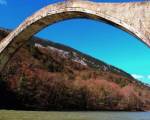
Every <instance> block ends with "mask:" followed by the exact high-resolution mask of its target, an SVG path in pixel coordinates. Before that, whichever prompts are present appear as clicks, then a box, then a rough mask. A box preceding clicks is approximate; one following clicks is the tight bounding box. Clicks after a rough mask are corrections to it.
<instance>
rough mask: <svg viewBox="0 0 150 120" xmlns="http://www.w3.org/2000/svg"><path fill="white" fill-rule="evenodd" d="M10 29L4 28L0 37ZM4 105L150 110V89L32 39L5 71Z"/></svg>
mask: <svg viewBox="0 0 150 120" xmlns="http://www.w3.org/2000/svg"><path fill="white" fill-rule="evenodd" d="M9 32H10V30H7V29H2V30H0V40H1V39H2V38H4V37H6V36H7V35H8V33H9ZM0 98H1V99H0V108H5V109H23V110H128V111H135V110H136V111H141V110H142V111H143V110H149V109H150V88H149V87H146V86H145V85H144V84H143V83H142V82H139V81H137V80H136V79H134V78H133V77H132V76H131V75H129V74H128V73H126V72H124V71H123V70H120V69H118V68H116V67H113V66H111V65H108V64H106V63H105V62H103V61H100V60H97V59H95V58H93V57H90V56H89V55H86V54H84V53H82V52H80V51H78V50H75V49H73V48H71V47H68V46H65V45H61V44H59V43H54V42H52V41H45V40H43V39H41V38H37V37H32V38H31V39H30V41H29V42H27V44H25V45H23V46H22V47H21V48H20V49H19V50H18V51H17V52H16V53H15V55H14V56H13V57H12V58H11V60H10V61H9V62H8V64H7V66H6V68H5V69H4V71H3V74H0Z"/></svg>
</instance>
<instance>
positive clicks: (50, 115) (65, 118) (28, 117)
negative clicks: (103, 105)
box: [0, 110, 150, 120]
mask: <svg viewBox="0 0 150 120" xmlns="http://www.w3.org/2000/svg"><path fill="white" fill-rule="evenodd" d="M0 120H150V112H33V111H12V110H1V111H0Z"/></svg>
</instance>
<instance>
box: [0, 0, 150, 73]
mask: <svg viewBox="0 0 150 120" xmlns="http://www.w3.org/2000/svg"><path fill="white" fill-rule="evenodd" d="M71 18H89V19H94V20H98V21H103V22H107V23H108V24H111V25H114V26H116V27H118V28H121V29H123V30H125V31H126V32H128V33H131V34H132V35H134V36H136V37H137V38H139V40H141V41H142V42H144V43H145V44H146V45H148V46H150V2H133V3H131V2H130V3H96V2H90V1H85V0H84V1H83V0H76V1H75V0H68V1H67V2H61V3H55V4H51V5H48V6H46V7H44V8H42V9H41V10H39V11H38V12H36V13H35V14H33V15H32V16H30V17H29V18H27V19H26V20H25V21H24V22H23V23H22V24H21V25H19V26H18V27H17V28H16V29H15V30H14V31H13V32H11V33H10V34H9V35H8V36H7V37H6V38H4V39H3V40H2V41H1V42H0V71H1V72H2V69H3V68H4V67H5V65H6V64H7V62H8V61H9V60H10V58H11V57H12V56H13V55H14V53H15V52H16V51H17V50H18V49H19V48H20V47H21V46H22V45H24V43H25V42H27V41H28V40H29V38H30V37H32V36H33V35H34V34H35V33H37V32H38V31H40V30H42V29H43V28H45V27H46V26H48V25H51V24H53V23H56V22H58V21H62V20H66V19H71ZM10 22H11V21H10ZM63 32H65V31H63Z"/></svg>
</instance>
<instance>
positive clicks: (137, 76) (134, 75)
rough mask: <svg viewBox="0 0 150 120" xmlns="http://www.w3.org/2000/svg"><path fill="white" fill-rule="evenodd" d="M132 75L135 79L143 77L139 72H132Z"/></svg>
mask: <svg viewBox="0 0 150 120" xmlns="http://www.w3.org/2000/svg"><path fill="white" fill-rule="evenodd" d="M132 76H133V77H134V78H135V79H143V78H144V76H143V75H139V74H132ZM149 77H150V76H149Z"/></svg>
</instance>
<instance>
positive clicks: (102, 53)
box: [0, 0, 150, 84]
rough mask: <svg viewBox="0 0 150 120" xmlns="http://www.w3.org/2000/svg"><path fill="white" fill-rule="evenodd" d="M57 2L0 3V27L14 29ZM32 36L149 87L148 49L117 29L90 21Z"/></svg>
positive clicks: (55, 26)
mask: <svg viewBox="0 0 150 120" xmlns="http://www.w3.org/2000/svg"><path fill="white" fill-rule="evenodd" d="M59 1H63V0H36V1H33V0H0V27H5V28H10V29H14V28H16V27H17V26H18V25H19V24H20V23H21V22H22V21H23V20H24V19H25V18H27V17H28V16H30V15H32V14H33V13H34V12H36V11H37V10H39V9H40V8H42V7H44V6H46V5H48V4H52V3H55V2H59ZM93 1H95V2H128V1H130V2H134V1H139V0H93ZM141 1H142V0H141ZM36 35H37V36H39V37H42V38H46V39H50V40H52V41H54V42H58V43H63V44H65V45H69V46H71V47H73V48H76V49H78V50H80V51H82V52H84V53H87V54H89V55H91V56H93V57H96V58H98V59H101V60H103V61H105V62H106V63H109V64H112V65H114V66H116V67H119V68H121V69H123V70H125V71H126V72H128V73H130V74H132V75H134V76H135V77H136V78H138V79H140V80H141V81H143V82H145V83H149V84H150V62H149V60H150V48H148V47H147V46H146V45H145V44H143V43H142V42H140V41H139V40H138V39H137V38H135V37H133V36H131V35H130V34H128V33H126V32H124V31H122V30H120V29H118V28H115V27H113V26H110V25H108V24H105V23H101V22H97V21H93V20H87V19H72V20H66V21H62V22H59V23H56V24H53V25H51V26H49V27H48V28H45V29H44V30H42V31H41V32H39V33H38V34H36Z"/></svg>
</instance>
